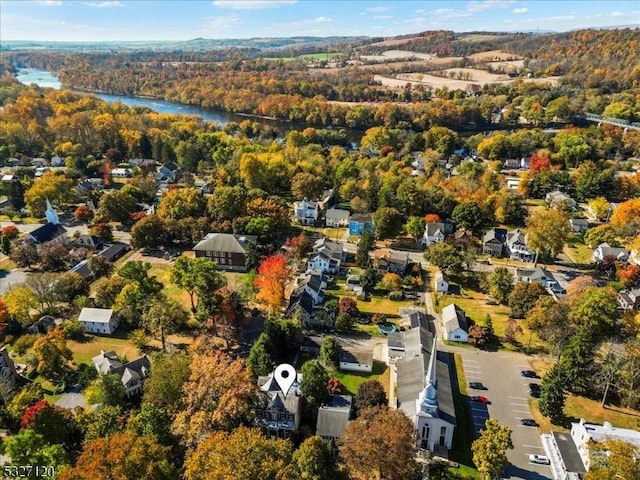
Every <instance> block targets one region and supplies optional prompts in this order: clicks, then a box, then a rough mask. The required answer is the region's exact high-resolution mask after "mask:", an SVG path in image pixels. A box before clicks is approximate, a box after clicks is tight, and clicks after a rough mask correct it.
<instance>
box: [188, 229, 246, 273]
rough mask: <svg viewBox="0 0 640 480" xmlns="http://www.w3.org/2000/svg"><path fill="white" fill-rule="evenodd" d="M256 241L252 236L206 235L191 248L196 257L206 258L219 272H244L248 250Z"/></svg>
mask: <svg viewBox="0 0 640 480" xmlns="http://www.w3.org/2000/svg"><path fill="white" fill-rule="evenodd" d="M256 239H257V237H255V236H253V235H235V234H231V233H208V234H207V235H206V236H205V237H204V238H203V239H202V240H201V241H200V242H198V243H197V244H196V246H195V247H193V251H194V252H195V255H196V257H206V258H208V259H209V260H211V261H212V262H215V263H216V264H217V265H218V268H219V269H221V270H230V271H235V272H246V271H247V256H248V250H249V249H250V248H251V247H250V245H251V244H255V243H256Z"/></svg>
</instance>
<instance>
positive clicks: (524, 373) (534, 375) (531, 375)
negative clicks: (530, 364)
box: [520, 370, 538, 378]
mask: <svg viewBox="0 0 640 480" xmlns="http://www.w3.org/2000/svg"><path fill="white" fill-rule="evenodd" d="M520 375H522V376H523V377H527V378H538V374H537V373H536V372H534V371H533V370H522V371H521V372H520Z"/></svg>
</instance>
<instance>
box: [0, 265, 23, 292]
mask: <svg viewBox="0 0 640 480" xmlns="http://www.w3.org/2000/svg"><path fill="white" fill-rule="evenodd" d="M27 275H28V273H27V272H25V271H23V270H22V269H14V270H11V271H10V272H7V274H6V275H5V276H3V277H0V295H3V294H4V292H6V291H7V290H9V289H10V288H11V287H15V286H16V285H21V284H23V283H24V282H25V280H26V279H27Z"/></svg>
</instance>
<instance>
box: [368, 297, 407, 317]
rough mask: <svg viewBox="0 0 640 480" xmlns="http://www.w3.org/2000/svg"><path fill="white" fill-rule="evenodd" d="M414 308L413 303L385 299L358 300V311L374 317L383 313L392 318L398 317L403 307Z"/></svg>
mask: <svg viewBox="0 0 640 480" xmlns="http://www.w3.org/2000/svg"><path fill="white" fill-rule="evenodd" d="M411 306H413V301H407V300H402V301H397V300H389V299H388V298H385V297H374V296H371V297H369V300H358V309H359V310H360V311H361V312H362V313H367V314H369V315H373V314H374V313H382V314H384V315H388V316H390V317H397V316H398V309H399V308H402V307H411Z"/></svg>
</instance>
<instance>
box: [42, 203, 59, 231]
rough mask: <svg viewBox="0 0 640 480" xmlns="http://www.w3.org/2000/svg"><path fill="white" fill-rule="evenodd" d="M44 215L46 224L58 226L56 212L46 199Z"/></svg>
mask: <svg viewBox="0 0 640 480" xmlns="http://www.w3.org/2000/svg"><path fill="white" fill-rule="evenodd" d="M45 215H46V217H47V223H51V224H53V225H60V219H59V218H58V212H56V210H55V208H53V205H51V202H50V201H49V199H48V198H47V209H46V210H45Z"/></svg>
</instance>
